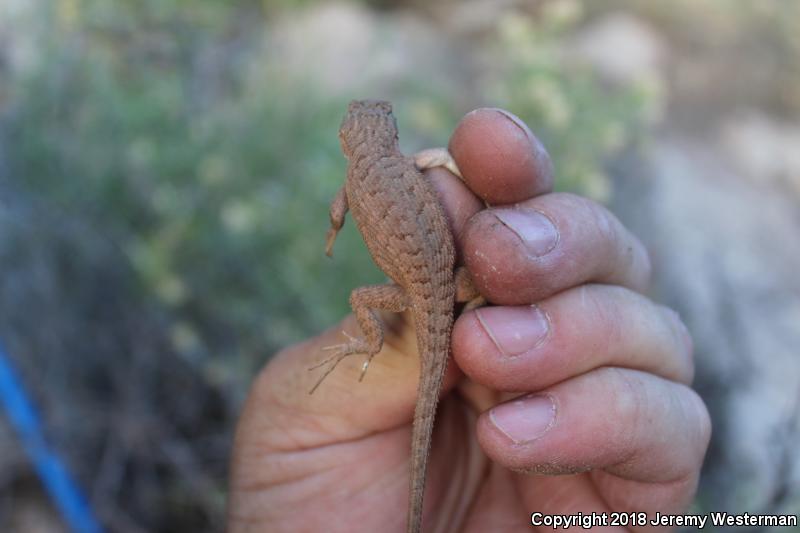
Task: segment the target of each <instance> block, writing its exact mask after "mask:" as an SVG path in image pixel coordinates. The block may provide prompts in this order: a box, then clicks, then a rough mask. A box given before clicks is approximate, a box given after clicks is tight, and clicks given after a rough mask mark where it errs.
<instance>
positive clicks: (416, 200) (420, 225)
mask: <svg viewBox="0 0 800 533" xmlns="http://www.w3.org/2000/svg"><path fill="white" fill-rule="evenodd" d="M339 139H340V141H341V145H342V151H343V152H344V155H345V157H347V159H348V162H349V166H348V169H347V181H346V182H345V184H344V187H342V189H341V190H340V191H339V193H338V194H337V196H336V198H335V199H334V201H333V203H332V204H331V230H330V232H329V233H328V243H327V248H326V251H327V253H328V255H330V253H331V248H332V246H333V242H334V240H335V238H336V234H337V232H338V231H339V229H340V228H341V227H342V224H343V223H344V217H345V214H346V213H347V211H348V210H349V211H350V212H351V213H352V216H353V219H354V220H355V222H356V225H357V226H358V230H359V231H360V232H361V235H362V236H363V238H364V242H365V243H366V245H367V248H368V249H369V251H370V254H371V255H372V258H373V259H374V261H375V263H376V264H377V265H378V266H379V267H380V268H381V270H383V272H384V273H385V274H386V275H387V276H389V278H391V280H392V281H393V283H389V284H386V285H376V286H372V287H362V288H359V289H356V290H354V291H353V293H352V295H351V297H350V304H351V307H352V308H353V312H354V313H355V315H356V317H357V318H358V323H359V325H360V327H361V330H362V331H363V333H364V337H363V338H357V339H351V340H350V342H349V343H346V344H341V345H337V346H332V347H330V349H332V350H333V351H334V354H333V356H332V357H331V358H330V359H328V361H332V364H331V365H330V366H329V368H328V370H327V371H326V372H325V374H324V375H323V377H322V379H324V377H325V375H327V374H328V373H329V372H330V371H332V370H333V368H334V367H335V366H336V364H337V363H338V362H339V361H341V360H342V359H343V358H344V357H346V356H348V355H352V354H356V353H363V354H366V356H367V361H366V363H365V364H364V370H366V367H367V365H368V363H369V361H370V360H371V359H372V357H374V356H375V354H377V353H378V352H379V351H380V349H381V346H382V345H383V327H382V324H381V322H380V319H379V317H378V316H377V315H376V314H375V311H374V310H376V309H385V310H389V311H393V312H401V311H404V310H406V309H410V310H411V314H412V317H413V319H414V326H415V329H416V333H417V345H418V347H419V353H420V359H421V362H420V365H421V373H420V382H419V388H418V392H417V404H416V409H415V412H414V424H413V433H412V439H411V487H410V497H409V507H408V531H409V533H418V532H419V531H420V529H421V526H422V501H423V493H424V490H425V470H426V464H427V460H428V454H429V452H430V447H431V434H432V431H433V421H434V417H435V415H436V405H437V402H438V399H439V390H440V388H441V384H442V378H443V377H444V373H445V370H446V367H447V359H448V357H449V353H450V333H451V330H452V327H453V306H454V303H455V298H456V275H455V273H454V266H455V245H454V243H453V236H452V235H451V233H450V229H449V226H448V223H447V218H446V216H445V213H444V210H443V209H442V206H441V205H440V204H439V200H438V198H437V196H436V191H435V190H434V188H433V186H432V185H431V183H430V182H429V181H428V180H427V179H426V178H425V177H424V176H423V175H422V174H421V173H420V171H419V170H418V169H417V166H416V165H415V164H414V159H412V158H410V157H406V156H404V155H403V154H402V153H400V149H399V146H398V141H397V125H396V122H395V119H394V116H393V115H392V108H391V104H389V103H388V102H383V101H371V100H367V101H354V102H352V103H351V104H350V106H349V108H348V111H347V115H346V116H345V118H344V120H343V122H342V126H341V128H340V130H339ZM435 164H442V163H441V162H437V163H435ZM454 168H455V167H454ZM463 274H464V272H460V273H459V276H458V278H459V283H461V281H462V280H463V281H464V282H465V283H469V278H468V276H465V275H463ZM470 292H471V291H469V289H465V291H464V293H463V294H469V293H470ZM459 294H462V292H461V288H459ZM321 381H322V380H320V382H321ZM318 384H319V383H318ZM315 388H316V387H315Z"/></svg>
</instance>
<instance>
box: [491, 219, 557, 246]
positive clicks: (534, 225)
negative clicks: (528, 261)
mask: <svg viewBox="0 0 800 533" xmlns="http://www.w3.org/2000/svg"><path fill="white" fill-rule="evenodd" d="M492 213H493V214H494V216H495V217H497V220H499V221H500V223H501V224H503V225H504V226H506V227H507V228H508V229H510V230H511V231H513V232H514V233H515V234H516V236H517V237H519V239H520V240H521V241H522V242H523V244H525V247H526V248H527V249H528V251H529V252H530V253H531V254H532V255H533V256H535V257H541V256H543V255H546V254H548V253H549V252H550V251H552V250H553V248H555V247H556V244H558V230H556V227H555V226H554V225H553V222H552V221H551V220H550V219H549V218H547V217H546V216H544V215H543V214H542V213H540V212H538V211H534V210H533V209H493V210H492Z"/></svg>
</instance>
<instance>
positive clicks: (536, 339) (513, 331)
mask: <svg viewBox="0 0 800 533" xmlns="http://www.w3.org/2000/svg"><path fill="white" fill-rule="evenodd" d="M475 315H476V316H477V317H478V322H480V324H481V326H482V327H483V329H484V331H486V334H487V335H488V336H489V338H490V339H492V342H494V344H495V346H497V349H498V350H500V352H501V353H502V354H503V355H508V356H515V355H520V354H522V353H525V352H527V351H528V350H531V349H533V348H536V347H537V346H539V345H540V344H541V343H542V342H543V341H544V339H545V338H546V337H547V333H548V332H549V331H550V321H549V320H548V319H547V315H545V313H544V312H542V310H541V309H539V308H538V307H537V306H535V305H526V306H519V307H482V308H479V309H476V310H475Z"/></svg>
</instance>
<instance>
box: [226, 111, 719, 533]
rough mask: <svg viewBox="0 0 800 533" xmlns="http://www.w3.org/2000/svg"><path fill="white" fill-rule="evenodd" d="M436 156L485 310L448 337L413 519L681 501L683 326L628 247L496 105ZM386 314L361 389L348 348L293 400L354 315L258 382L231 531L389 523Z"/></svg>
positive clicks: (397, 398) (405, 416) (409, 349)
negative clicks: (649, 291) (555, 178)
mask: <svg viewBox="0 0 800 533" xmlns="http://www.w3.org/2000/svg"><path fill="white" fill-rule="evenodd" d="M450 150H451V153H452V154H453V156H454V158H455V159H456V162H457V163H458V165H459V168H460V169H461V171H462V173H463V175H464V182H462V181H459V180H458V179H457V178H455V177H454V176H453V175H452V174H450V173H449V172H447V171H445V170H443V169H441V168H437V169H433V170H430V171H428V172H427V174H428V175H429V176H430V178H431V180H432V181H433V183H434V184H435V185H436V187H437V190H438V191H439V193H440V197H441V200H442V202H443V204H444V206H445V209H446V211H447V213H448V215H449V218H450V222H451V226H452V229H453V232H454V235H455V236H456V243H457V247H458V249H459V253H460V256H461V257H462V258H463V260H464V262H465V263H466V265H467V267H468V268H469V270H470V272H471V273H472V276H473V279H474V280H475V282H476V285H477V286H478V288H479V290H480V292H481V293H482V295H483V296H485V297H486V298H487V299H488V300H489V302H491V303H492V304H494V305H493V306H491V307H484V308H481V309H477V310H473V311H469V312H467V313H464V314H462V315H461V316H460V317H459V318H458V320H457V321H456V324H455V327H454V330H453V337H452V351H453V359H454V362H455V364H450V365H449V368H448V372H447V375H446V377H445V383H444V387H443V392H442V401H441V402H440V407H439V412H438V415H437V419H436V428H435V431H434V441H433V448H432V450H431V456H430V459H429V462H428V473H427V476H428V481H427V487H426V494H425V518H424V524H425V526H424V530H425V531H497V530H501V529H502V530H506V529H508V530H511V529H515V530H516V529H519V530H521V531H523V530H524V531H528V530H529V528H530V527H531V526H530V520H529V517H530V514H531V513H532V512H541V513H545V514H574V513H578V512H582V513H584V514H587V513H588V514H590V513H592V512H597V513H602V512H612V511H617V512H647V513H648V514H649V516H650V517H653V516H654V513H655V512H656V511H659V512H661V513H676V512H680V511H682V510H684V509H685V508H686V506H687V505H688V504H689V502H690V501H691V498H692V496H693V494H694V491H695V488H696V485H697V480H698V476H699V471H700V466H701V463H702V460H703V456H704V454H705V450H706V447H707V445H708V439H709V434H710V421H709V417H708V413H707V410H706V408H705V405H704V404H703V402H702V400H701V399H700V398H699V397H698V396H697V394H695V393H694V392H693V391H692V390H691V389H690V388H689V387H688V384H689V383H690V382H691V379H692V375H693V363H692V356H691V352H692V347H691V340H690V338H689V335H688V333H687V331H686V329H685V327H684V326H683V324H682V322H681V321H680V319H679V318H678V316H677V314H676V313H674V312H673V311H671V310H669V309H667V308H665V307H662V306H660V305H657V304H655V303H653V302H652V301H650V300H648V299H647V298H646V297H644V296H642V295H641V293H642V291H644V290H645V288H646V287H647V284H648V278H649V275H650V264H649V260H648V257H647V254H646V252H645V250H644V248H643V246H642V245H641V243H640V242H639V241H638V240H637V239H636V238H635V237H634V236H633V235H631V234H630V232H628V231H627V230H626V229H625V228H624V227H623V226H622V225H621V224H620V222H619V221H618V220H617V219H616V218H615V217H614V216H613V215H612V214H611V213H609V212H608V211H607V210H605V209H604V208H602V207H601V206H599V205H597V204H595V203H593V202H591V201H588V200H586V199H583V198H581V197H578V196H574V195H570V194H559V193H553V192H552V169H551V167H550V163H549V159H548V158H547V156H546V153H545V152H544V150H543V149H542V148H541V146H540V145H539V144H538V141H536V140H535V138H534V137H533V135H532V134H531V133H530V131H529V130H528V129H527V127H526V126H525V125H524V124H522V123H521V122H520V121H519V119H516V118H515V117H513V116H511V115H509V114H507V113H505V112H501V111H499V110H490V109H483V110H478V111H475V112H473V113H470V114H469V115H467V116H466V117H465V118H464V119H463V120H462V122H461V123H460V124H459V127H458V128H457V130H456V132H455V133H454V135H453V138H452V139H451V143H450ZM473 191H474V192H473ZM475 193H478V195H479V196H480V197H481V198H483V199H485V200H487V201H488V202H489V203H490V204H491V205H492V206H493V207H492V208H486V207H485V206H484V204H483V202H482V201H481V200H479V198H478V196H476V194H475ZM534 304H535V305H534ZM387 318H388V324H387V335H386V339H385V344H384V348H383V350H382V351H381V353H379V354H378V355H377V356H376V357H375V358H374V359H373V361H372V363H371V365H370V367H369V372H368V373H367V376H366V377H365V379H364V381H363V382H361V383H359V382H358V376H359V374H360V369H361V363H362V361H361V360H359V359H358V357H357V356H356V357H350V358H347V359H345V360H344V361H343V362H342V363H341V364H340V365H339V366H338V367H337V369H336V370H335V371H334V372H333V373H332V374H331V375H330V376H328V378H327V379H326V381H325V382H324V383H323V384H322V386H321V387H320V388H319V389H318V390H317V391H316V392H315V394H314V395H313V396H309V395H308V390H309V389H310V388H311V387H312V385H313V384H314V382H315V380H316V379H317V375H316V374H314V373H311V372H308V370H307V369H308V368H309V367H310V366H313V364H315V363H317V362H318V361H319V360H320V359H321V358H322V357H323V352H322V351H321V349H322V348H323V347H325V346H329V345H333V344H337V343H340V342H341V341H342V337H341V331H342V330H344V331H347V332H348V333H350V334H352V335H354V336H357V335H358V334H359V330H358V325H357V324H356V322H355V320H354V319H353V317H352V316H349V317H347V318H346V319H345V320H344V321H343V323H342V324H341V325H339V326H336V327H334V328H332V329H331V330H329V331H327V332H325V333H323V334H322V335H320V336H318V337H315V338H313V339H310V340H308V341H306V342H304V343H301V344H299V345H296V346H292V347H289V348H287V349H286V350H283V351H282V352H280V353H279V354H277V355H276V356H275V357H274V358H273V359H272V360H271V361H270V362H269V364H267V365H266V367H265V368H264V369H263V371H262V372H261V373H260V374H259V376H258V377H257V379H256V381H255V383H254V384H253V387H252V390H251V391H250V395H249V398H248V400H247V403H246V405H245V407H244V410H243V413H242V417H241V420H240V422H239V426H238V428H237V433H236V440H235V445H234V451H233V459H232V471H231V484H230V496H229V498H230V501H229V524H228V527H229V531H230V532H232V533H236V532H242V531H292V532H294V531H318V530H325V531H404V530H405V517H406V514H405V513H406V506H407V499H408V461H409V450H410V442H411V418H412V415H413V411H414V403H415V401H416V387H417V382H418V375H419V361H418V356H417V354H416V343H415V335H414V331H413V326H412V325H411V324H410V322H409V320H408V318H407V317H405V316H402V315H401V316H394V317H387ZM601 529H603V528H601ZM607 529H618V530H619V529H622V530H624V529H629V530H635V531H638V530H640V529H645V528H644V527H639V526H633V527H632V526H629V527H627V528H623V527H616V528H614V527H609V528H607Z"/></svg>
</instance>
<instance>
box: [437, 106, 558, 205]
mask: <svg viewBox="0 0 800 533" xmlns="http://www.w3.org/2000/svg"><path fill="white" fill-rule="evenodd" d="M448 148H449V150H450V153H451V154H452V156H453V158H454V159H455V161H456V164H457V165H458V167H459V169H460V170H461V173H462V174H463V177H464V181H465V183H466V184H467V186H468V187H469V188H470V189H471V190H472V191H473V192H474V193H475V194H477V195H478V196H479V197H481V198H482V199H484V200H486V201H487V202H489V203H490V204H492V205H496V204H510V203H515V202H521V201H523V200H527V199H529V198H532V197H534V196H538V195H540V194H544V193H547V192H550V191H552V189H553V163H552V161H551V160H550V156H549V154H548V153H547V150H545V148H544V146H543V145H542V143H541V142H540V141H539V139H537V138H536V136H535V135H534V134H533V132H532V131H531V130H530V128H528V126H527V125H526V124H525V123H524V122H523V121H522V120H521V119H520V118H519V117H517V116H515V115H513V114H512V113H509V112H508V111H505V110H502V109H497V108H480V109H476V110H474V111H471V112H470V113H467V114H466V115H464V118H462V119H461V121H460V122H459V123H458V125H457V126H456V129H455V131H454V132H453V135H452V137H451V138H450V144H449V147H448Z"/></svg>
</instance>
